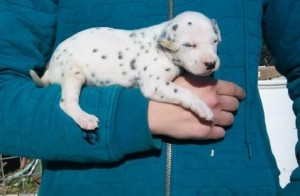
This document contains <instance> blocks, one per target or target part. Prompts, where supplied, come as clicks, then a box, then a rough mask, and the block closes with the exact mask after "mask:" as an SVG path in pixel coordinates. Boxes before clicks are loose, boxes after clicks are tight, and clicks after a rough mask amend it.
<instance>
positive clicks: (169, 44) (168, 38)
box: [158, 23, 179, 52]
mask: <svg viewBox="0 0 300 196" xmlns="http://www.w3.org/2000/svg"><path fill="white" fill-rule="evenodd" d="M175 34H176V30H174V28H173V25H172V23H169V24H168V25H167V26H166V27H165V28H164V29H163V31H162V33H161V34H160V36H159V38H158V44H159V45H160V46H162V47H163V48H165V49H167V50H169V51H171V52H177V51H178V50H179V46H178V44H177V41H176V35H175Z"/></svg>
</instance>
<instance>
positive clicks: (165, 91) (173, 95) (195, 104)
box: [141, 81, 214, 121]
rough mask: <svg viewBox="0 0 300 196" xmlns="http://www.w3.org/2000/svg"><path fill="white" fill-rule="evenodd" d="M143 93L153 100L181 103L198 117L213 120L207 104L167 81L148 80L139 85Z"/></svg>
mask: <svg viewBox="0 0 300 196" xmlns="http://www.w3.org/2000/svg"><path fill="white" fill-rule="evenodd" d="M141 90H142V92H143V94H144V95H145V96H146V97H148V98H150V99H152V100H155V101H160V102H166V103H173V104H178V105H181V106H182V107H184V108H186V109H189V110H191V111H193V112H194V113H196V114H197V115H198V116H199V117H200V118H203V119H205V120H208V121H213V118H214V115H213V113H212V111H211V109H210V108H209V107H208V106H207V104H206V103H205V102H204V101H202V100H201V99H200V98H199V97H198V96H197V95H196V94H195V93H193V92H192V91H190V90H188V89H186V88H183V87H180V86H178V85H176V84H174V83H173V82H169V81H155V83H154V82H153V81H149V82H147V83H144V85H143V87H141Z"/></svg>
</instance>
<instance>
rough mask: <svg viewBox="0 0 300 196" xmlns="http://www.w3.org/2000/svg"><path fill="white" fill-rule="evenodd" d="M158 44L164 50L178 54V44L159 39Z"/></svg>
mask: <svg viewBox="0 0 300 196" xmlns="http://www.w3.org/2000/svg"><path fill="white" fill-rule="evenodd" d="M158 42H159V44H160V45H161V46H162V47H163V48H165V49H167V50H170V51H172V52H177V51H178V50H179V47H178V46H177V44H175V42H174V41H171V40H168V39H159V40H158Z"/></svg>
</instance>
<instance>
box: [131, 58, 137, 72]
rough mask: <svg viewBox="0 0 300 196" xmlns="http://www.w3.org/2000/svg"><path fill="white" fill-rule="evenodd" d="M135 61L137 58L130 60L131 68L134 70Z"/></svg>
mask: <svg viewBox="0 0 300 196" xmlns="http://www.w3.org/2000/svg"><path fill="white" fill-rule="evenodd" d="M135 62H136V59H132V60H131V61H130V68H131V69H132V70H136V65H135Z"/></svg>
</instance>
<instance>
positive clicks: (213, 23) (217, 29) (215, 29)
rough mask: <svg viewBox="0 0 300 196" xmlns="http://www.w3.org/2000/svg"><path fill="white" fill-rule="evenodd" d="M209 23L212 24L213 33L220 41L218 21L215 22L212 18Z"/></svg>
mask: <svg viewBox="0 0 300 196" xmlns="http://www.w3.org/2000/svg"><path fill="white" fill-rule="evenodd" d="M211 24H212V26H213V28H214V31H215V33H216V34H217V36H218V39H219V42H221V40H222V39H221V32H220V29H219V26H218V23H217V21H216V20H215V19H212V20H211Z"/></svg>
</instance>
